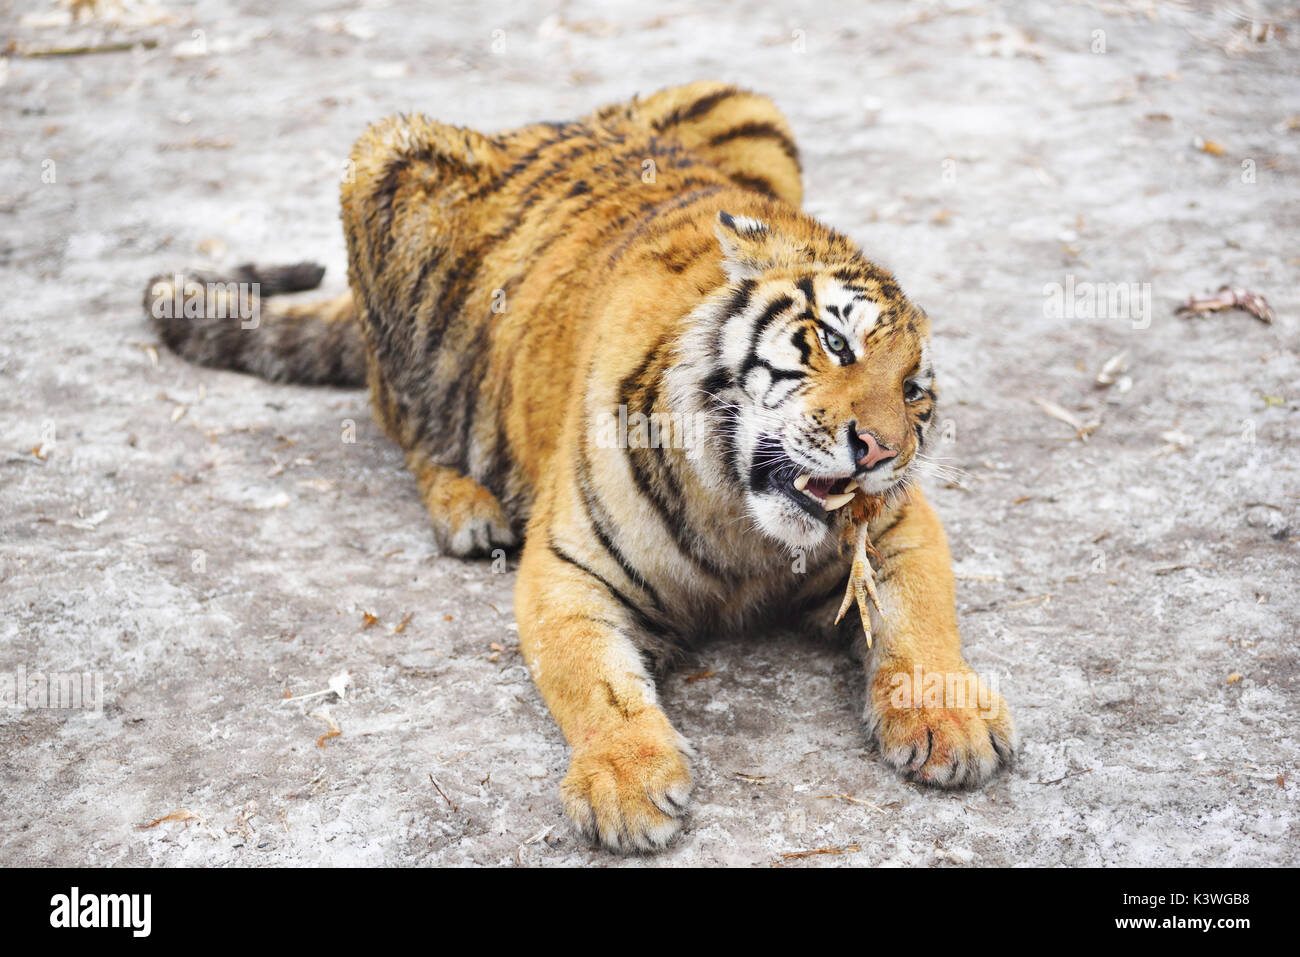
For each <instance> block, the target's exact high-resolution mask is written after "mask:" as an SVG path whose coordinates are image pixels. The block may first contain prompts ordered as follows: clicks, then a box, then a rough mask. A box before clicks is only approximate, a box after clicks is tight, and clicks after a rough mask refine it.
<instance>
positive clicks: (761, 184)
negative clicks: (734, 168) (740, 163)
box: [727, 173, 781, 199]
mask: <svg viewBox="0 0 1300 957" xmlns="http://www.w3.org/2000/svg"><path fill="white" fill-rule="evenodd" d="M727 178H728V179H730V180H731V181H732V182H733V183H735V184H736V185H737V186H740V187H743V188H744V189H747V190H749V191H750V192H754V193H762V194H763V195H764V196H770V197H771V198H772V199H780V198H781V197H780V194H778V193H777V191H776V187H775V186H773V185H772V184H771V183H769V182H768V181H767V180H765V179H763V177H761V176H754V175H752V174H750V173H728V174H727Z"/></svg>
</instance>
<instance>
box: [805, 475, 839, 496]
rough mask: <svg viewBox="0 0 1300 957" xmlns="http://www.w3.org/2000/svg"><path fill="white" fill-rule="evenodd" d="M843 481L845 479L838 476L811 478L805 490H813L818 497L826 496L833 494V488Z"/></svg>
mask: <svg viewBox="0 0 1300 957" xmlns="http://www.w3.org/2000/svg"><path fill="white" fill-rule="evenodd" d="M841 481H843V480H842V479H837V478H810V479H808V485H807V487H806V489H805V490H806V491H809V492H812V493H813V494H814V495H816V496H817V497H818V498H825V497H826V496H828V495H830V494H831V489H833V488H834V487H835V486H836V485H838V484H839V483H840V482H841Z"/></svg>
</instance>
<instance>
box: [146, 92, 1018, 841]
mask: <svg viewBox="0 0 1300 957" xmlns="http://www.w3.org/2000/svg"><path fill="white" fill-rule="evenodd" d="M801 193H802V186H801V174H800V166H799V159H798V152H797V150H796V148H795V144H794V140H793V137H792V134H791V130H790V127H789V125H788V123H787V122H786V120H785V118H784V117H782V116H781V114H780V113H779V112H778V111H777V110H776V108H775V107H774V105H773V104H772V103H771V102H770V101H769V100H768V99H766V98H764V97H761V96H757V95H755V94H752V93H748V92H744V91H741V90H738V89H735V88H733V87H730V86H725V85H721V84H714V83H700V84H693V85H690V86H685V87H679V88H672V89H667V90H664V91H661V92H659V93H656V94H654V95H652V96H649V97H647V98H644V99H635V100H632V101H631V102H628V103H623V104H618V105H615V106H611V107H607V108H605V109H602V110H599V111H598V112H596V113H593V114H591V115H590V116H588V117H586V118H584V119H582V120H580V121H577V122H570V123H545V124H538V125H533V126H527V127H524V128H521V129H518V130H514V131H511V132H507V133H501V134H497V135H491V136H489V135H483V134H480V133H476V132H474V131H471V130H467V129H461V128H454V127H451V126H446V125H443V124H440V123H436V122H433V121H430V120H428V119H425V118H424V117H422V116H419V115H414V116H402V117H393V118H389V119H386V120H383V121H381V122H379V123H377V124H376V125H374V126H372V127H371V128H370V129H368V130H367V131H366V132H365V134H364V135H363V136H362V137H361V138H360V140H359V141H358V142H357V144H356V146H355V147H354V149H353V151H352V155H351V163H350V174H349V176H348V178H347V179H346V180H345V182H344V185H343V188H342V212H343V226H344V233H345V236H346V240H347V248H348V262H349V269H348V280H349V286H350V293H349V294H348V295H346V296H344V297H343V298H342V299H340V300H336V301H335V302H333V303H330V304H327V306H325V307H322V308H321V309H320V310H319V311H313V309H312V307H310V306H291V307H286V306H279V305H277V304H276V302H275V301H274V300H273V301H272V302H270V303H268V304H266V305H265V306H264V307H263V309H262V317H261V321H262V324H263V328H264V330H269V331H264V332H262V333H260V334H259V335H260V336H261V338H260V339H258V340H257V343H258V344H259V345H258V346H257V347H258V348H261V347H263V346H268V347H271V348H275V347H276V346H277V344H278V345H281V346H284V347H285V348H286V349H287V350H288V352H290V353H291V354H292V355H291V357H292V360H293V361H288V360H287V359H284V358H280V359H276V358H275V357H270V358H266V359H263V360H260V361H257V360H254V358H252V357H251V356H250V354H249V349H250V346H249V344H248V343H245V344H243V345H241V344H240V343H239V342H238V341H237V340H238V336H237V335H235V334H233V333H231V332H230V331H229V329H227V330H226V331H225V332H223V333H221V334H213V333H210V332H203V331H201V328H200V329H199V331H195V329H191V328H189V327H187V326H186V324H185V323H184V322H179V323H178V322H177V321H176V320H173V319H157V318H156V320H155V321H156V322H157V323H158V325H159V329H160V332H161V334H162V336H163V339H164V341H166V342H167V343H168V344H169V345H170V346H172V347H173V348H174V349H176V350H177V351H178V352H180V353H181V354H182V355H186V356H188V357H190V358H194V359H197V360H198V361H203V362H206V363H208V364H211V365H216V366H226V367H232V368H241V369H248V370H252V371H259V372H262V373H263V374H266V370H267V369H270V370H272V371H273V372H281V373H285V374H286V375H287V376H288V377H289V378H296V379H298V380H299V381H306V382H320V381H326V380H328V379H329V378H330V376H331V375H332V374H334V372H338V373H339V375H338V381H339V382H340V383H350V382H351V379H352V376H351V375H350V370H351V368H352V365H353V363H352V362H351V361H342V360H340V358H339V357H340V350H341V349H342V350H346V349H353V348H357V349H360V348H362V344H363V352H364V366H365V378H366V380H367V382H368V385H369V388H370V392H371V396H372V400H373V405H374V410H375V415H376V417H377V419H378V421H379V422H380V423H381V424H382V426H383V428H384V429H385V430H386V431H387V432H388V434H389V435H391V436H392V437H393V439H395V440H396V441H397V442H398V443H399V444H400V445H401V447H402V448H403V449H404V450H405V452H406V457H407V463H408V465H409V467H410V469H411V470H412V472H413V473H414V474H415V476H416V479H417V481H418V483H419V487H420V491H421V494H422V496H423V498H424V501H425V504H426V506H427V508H428V510H429V513H430V515H431V517H432V520H433V525H434V530H435V534H436V536H437V538H438V541H439V543H440V545H441V546H442V547H443V548H444V549H445V550H447V551H449V552H451V553H454V554H458V555H474V554H483V553H486V552H489V551H491V550H493V549H496V548H500V547H510V546H512V545H514V544H516V543H517V542H520V541H522V543H523V551H522V556H521V558H520V566H519V574H518V582H517V586H516V605H515V609H516V615H517V618H518V623H519V634H520V646H521V651H522V653H523V656H524V659H525V661H526V662H527V663H528V666H529V668H530V669H531V671H532V674H533V676H534V679H535V681H536V684H537V687H538V689H539V690H540V692H541V694H542V696H543V698H544V699H545V700H546V702H547V704H548V705H549V707H550V709H551V712H552V714H553V715H554V716H555V719H556V721H557V722H558V723H559V725H560V728H561V730H562V731H563V733H564V735H565V737H566V739H567V740H568V742H569V745H570V747H571V749H572V756H571V764H570V769H569V772H568V775H567V776H566V778H565V780H564V783H563V785H562V788H561V791H562V796H563V802H564V807H565V810H566V811H567V813H568V814H569V816H570V817H571V818H572V819H573V820H574V821H575V822H576V823H577V825H578V826H579V827H580V828H581V829H582V830H583V831H585V832H586V833H588V834H589V835H591V836H593V837H595V838H598V839H599V840H600V841H601V842H603V843H604V844H605V845H606V846H608V847H610V848H613V849H618V850H631V851H636V850H651V849H655V848H659V847H662V846H664V845H665V844H666V843H668V842H669V841H670V840H671V839H672V838H673V837H674V835H676V834H677V833H678V832H679V830H680V829H681V827H682V825H683V822H684V819H685V809H686V803H687V797H688V792H689V789H690V781H691V776H690V769H689V763H690V759H691V749H690V747H689V745H688V744H687V742H686V741H685V740H684V739H683V738H682V737H681V736H680V735H679V734H678V733H677V732H676V730H675V729H674V728H673V726H672V725H671V723H670V722H669V720H668V718H667V717H666V716H665V715H664V713H663V711H662V710H661V709H660V707H659V706H658V704H657V699H656V690H655V685H654V682H653V680H652V678H651V670H652V668H653V667H654V666H655V665H656V664H657V663H659V662H661V661H662V660H664V659H665V658H666V657H668V656H670V655H671V654H672V652H673V650H674V649H676V648H679V647H681V646H682V643H683V642H688V641H690V640H691V639H693V638H698V637H705V636H711V635H716V634H719V633H744V634H749V633H752V632H755V631H758V630H761V629H765V628H771V627H775V626H777V625H778V624H781V623H785V624H788V625H792V626H794V627H798V628H802V629H805V630H808V631H818V632H821V631H827V630H829V629H830V622H831V620H832V618H833V617H834V613H835V608H836V606H837V605H838V604H839V600H840V596H841V595H842V594H843V592H844V583H845V578H846V574H847V564H846V561H845V558H844V557H843V555H842V553H841V550H840V539H841V533H842V532H843V530H844V529H843V525H844V522H845V521H846V519H845V518H844V517H843V516H844V515H845V513H846V512H848V511H849V510H848V509H843V508H841V509H838V510H837V509H836V507H835V506H836V505H838V504H841V503H842V502H843V501H844V500H847V499H848V498H850V497H851V495H850V493H851V492H853V493H854V494H862V495H871V496H878V497H881V498H882V499H883V500H884V502H885V508H884V509H883V510H882V511H881V513H880V514H879V516H878V517H877V518H875V519H874V520H873V521H872V524H871V528H870V534H871V538H872V541H873V542H874V543H875V547H876V549H877V551H878V557H879V567H878V569H877V571H876V580H877V582H878V583H879V588H880V593H881V598H882V602H883V607H884V608H885V610H886V612H887V614H886V617H885V618H884V619H880V620H874V621H873V630H874V633H875V635H876V642H875V645H874V647H873V648H871V649H870V650H868V649H867V648H865V647H864V646H861V645H859V648H858V653H859V655H860V657H861V660H862V664H863V667H864V668H865V669H866V673H867V682H868V684H867V687H868V694H867V702H866V707H865V712H864V717H865V721H866V725H867V729H868V733H869V734H870V736H871V737H872V738H873V739H874V740H875V741H876V743H877V744H878V745H879V748H880V751H881V753H882V755H883V757H884V759H885V760H886V761H887V762H888V763H890V764H891V765H893V766H895V767H896V768H897V769H898V770H899V771H900V772H902V773H903V774H904V775H905V776H907V777H909V778H912V779H915V780H919V781H926V782H929V783H932V784H936V785H940V786H960V785H976V784H980V783H983V782H985V781H987V780H988V779H989V778H990V777H991V776H992V775H993V773H994V772H995V770H996V769H997V768H998V767H999V766H1001V765H1003V764H1005V763H1007V762H1008V761H1009V760H1010V758H1011V755H1012V753H1013V750H1014V747H1015V732H1014V728H1013V725H1012V722H1011V718H1010V714H1009V713H1008V711H1007V708H1006V706H1005V704H1003V703H1002V701H1001V699H1000V698H999V697H998V696H997V695H996V694H991V696H990V697H988V698H981V699H980V700H981V701H985V700H987V701H990V702H991V704H990V705H989V706H987V707H975V706H974V704H973V702H965V703H963V704H962V705H961V706H958V705H954V704H953V702H951V701H948V700H946V699H945V700H944V702H943V703H942V705H941V706H931V705H928V704H927V705H921V704H918V703H915V702H913V703H912V704H910V705H908V704H903V705H900V704H899V699H898V698H897V694H898V692H899V689H900V688H903V689H904V690H910V691H912V692H916V693H917V695H918V697H919V693H920V688H919V684H920V681H921V676H922V675H923V674H925V675H934V674H939V675H948V676H952V675H958V676H963V677H966V678H971V679H972V680H974V681H976V682H978V679H974V678H973V674H972V672H971V669H970V667H969V666H968V665H967V664H966V662H965V660H964V659H963V657H962V654H961V647H960V638H959V635H958V630H957V621H956V612H955V607H954V596H953V576H952V572H951V570H950V560H949V554H948V546H947V542H946V540H945V537H944V533H943V530H942V528H941V526H940V524H939V522H938V519H937V518H936V517H935V514H934V512H933V510H932V509H931V508H930V506H929V505H928V504H927V503H926V501H925V497H924V495H923V494H922V493H921V491H920V490H919V489H918V488H917V487H916V486H915V485H914V484H913V482H912V481H911V480H912V479H913V478H914V476H915V466H916V462H917V459H918V456H919V455H920V454H921V452H922V450H923V449H924V448H925V446H926V442H927V437H928V432H929V429H930V428H931V426H932V425H933V423H934V409H935V402H936V387H935V382H934V372H933V370H932V368H931V362H930V357H929V351H928V348H927V342H928V338H929V320H928V318H927V317H926V315H925V313H924V312H923V311H922V310H921V309H919V308H918V307H916V306H915V305H914V304H912V303H911V302H910V301H909V300H908V299H907V298H906V297H905V296H904V294H903V292H902V291H901V290H900V289H899V287H898V284H897V283H896V282H895V280H894V279H893V277H892V276H890V275H889V274H888V273H887V272H885V271H884V270H882V269H880V268H879V267H877V266H875V265H873V264H872V263H871V262H870V261H869V260H867V259H866V258H865V257H864V255H863V254H862V252H861V251H860V250H859V249H858V248H857V247H856V246H855V245H854V244H853V243H852V242H851V241H850V240H848V239H847V238H845V237H844V236H842V235H839V234H838V233H835V232H833V231H832V230H830V229H828V228H826V227H825V226H822V225H820V224H819V223H817V222H816V221H814V220H813V219H811V218H810V217H808V216H806V215H805V214H803V213H802V212H800V210H799V205H800V202H801ZM163 286H164V287H165V286H166V283H163ZM193 325H194V326H196V327H202V326H203V323H201V322H200V323H194V324H193ZM228 325H229V324H228ZM284 330H298V331H297V332H296V333H292V334H291V333H289V332H285V331H284ZM340 330H346V332H340ZM349 337H350V338H351V339H352V340H355V341H354V342H352V343H351V344H349V343H348V342H344V341H343V339H346V338H349ZM311 342H315V343H316V344H317V346H318V348H317V349H316V350H315V357H314V359H311V358H309V356H310V355H311V354H312V352H313V350H312V348H311ZM222 344H224V345H222ZM286 344H287V345H286ZM218 346H221V348H224V349H225V350H226V351H225V352H224V353H223V352H222V351H221V348H218ZM331 370H333V371H331ZM344 373H349V374H344ZM647 420H648V421H650V423H651V426H652V427H651V428H650V429H649V432H648V436H647V433H646V431H645V430H644V429H643V428H641V426H642V425H644V423H645V422H646V421H647ZM628 423H635V424H636V427H635V428H629V427H628ZM655 423H658V424H659V426H660V432H659V435H658V439H659V441H653V439H655V437H656V436H655V429H654V428H653V425H654V424H655ZM678 423H697V424H698V426H699V427H698V429H697V431H696V432H695V433H691V432H690V431H689V429H688V430H687V437H688V439H689V440H688V441H681V442H678V441H665V440H664V432H663V429H665V428H667V429H670V430H671V428H672V427H673V426H674V425H675V424H678ZM647 439H649V440H647ZM851 482H853V483H856V486H857V491H856V492H854V490H853V489H852V488H851V487H850V483H851ZM873 615H874V613H873ZM842 627H843V628H844V629H845V635H846V636H847V635H849V634H851V633H853V631H854V630H855V629H857V625H856V623H854V624H846V625H844V626H842ZM979 688H980V690H981V692H988V691H989V689H987V688H986V687H985V686H984V685H982V684H980V685H979Z"/></svg>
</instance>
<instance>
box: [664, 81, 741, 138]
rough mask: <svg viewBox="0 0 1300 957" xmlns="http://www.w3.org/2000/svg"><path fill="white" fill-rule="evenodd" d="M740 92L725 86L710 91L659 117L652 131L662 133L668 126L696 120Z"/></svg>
mask: <svg viewBox="0 0 1300 957" xmlns="http://www.w3.org/2000/svg"><path fill="white" fill-rule="evenodd" d="M739 93H740V91H739V90H737V89H736V88H735V87H727V88H726V89H724V90H718V91H717V92H716V93H710V94H709V95H708V96H702V97H700V98H699V99H698V100H696V101H695V102H694V103H692V104H691V105H690V106H688V107H686V108H684V109H683V108H680V107H679V108H678V109H675V110H673V111H672V112H671V113H669V114H668V115H667V116H664V117H660V118H659V119H657V120H655V122H654V131H655V132H656V133H662V132H664V131H665V130H667V129H669V128H670V127H673V126H676V125H677V124H679V123H685V122H687V121H688V120H697V119H699V118H700V117H701V116H703V115H704V114H705V113H708V112H709V111H710V110H712V109H713V108H714V107H715V106H717V105H718V104H719V103H721V102H723V101H724V100H729V99H731V98H732V97H733V96H737V95H738V94H739Z"/></svg>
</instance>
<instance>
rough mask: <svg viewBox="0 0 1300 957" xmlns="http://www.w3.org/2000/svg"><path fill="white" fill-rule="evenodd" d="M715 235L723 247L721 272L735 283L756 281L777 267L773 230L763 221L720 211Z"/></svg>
mask: <svg viewBox="0 0 1300 957" xmlns="http://www.w3.org/2000/svg"><path fill="white" fill-rule="evenodd" d="M713 232H714V235H716V236H717V237H718V244H719V245H720V246H721V247H722V271H723V272H725V273H726V274H727V278H728V279H730V280H731V281H732V282H740V281H741V280H742V279H756V278H758V276H760V275H761V274H762V273H763V272H764V271H765V270H768V269H771V268H772V267H773V266H774V265H775V264H776V259H775V256H774V255H773V236H772V230H771V228H770V227H769V226H768V225H767V223H765V222H763V221H762V220H761V219H752V218H751V217H749V216H732V215H731V214H730V213H728V212H727V211H726V210H718V222H717V225H716V226H714V228H713Z"/></svg>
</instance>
